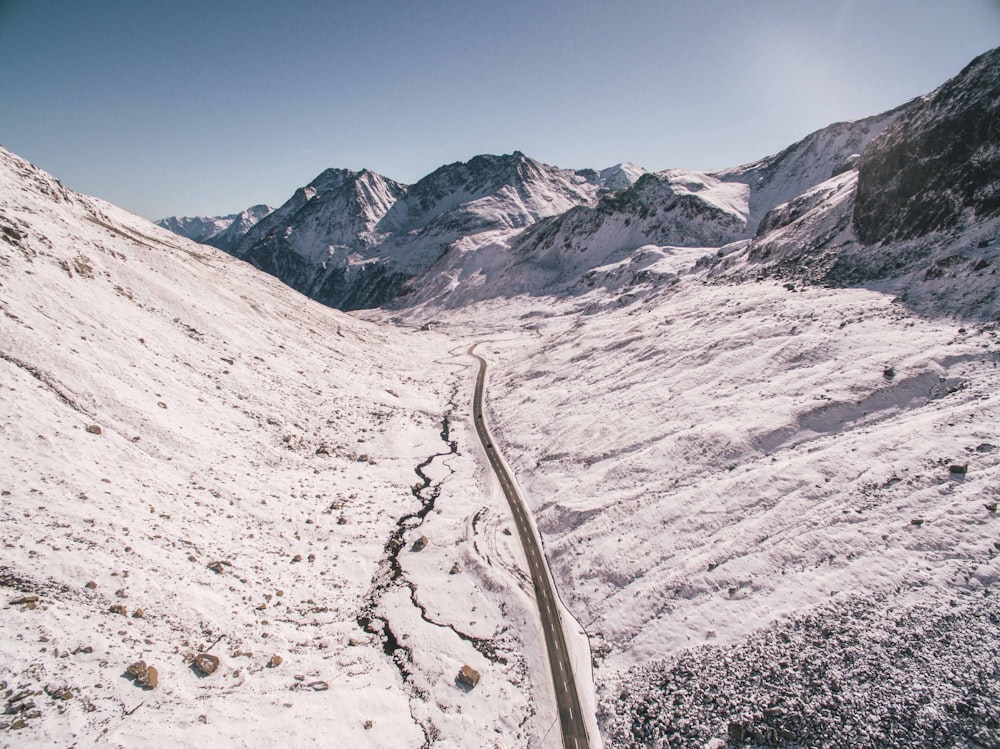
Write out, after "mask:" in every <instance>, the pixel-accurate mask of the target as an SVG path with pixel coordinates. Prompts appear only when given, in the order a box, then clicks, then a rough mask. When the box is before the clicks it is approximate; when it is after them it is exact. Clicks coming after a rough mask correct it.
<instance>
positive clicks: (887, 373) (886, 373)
mask: <svg viewBox="0 0 1000 749" xmlns="http://www.w3.org/2000/svg"><path fill="white" fill-rule="evenodd" d="M882 376H883V377H884V378H885V379H887V380H891V379H892V378H893V377H895V376H896V370H895V369H894V368H892V367H886V368H885V369H884V370H882Z"/></svg>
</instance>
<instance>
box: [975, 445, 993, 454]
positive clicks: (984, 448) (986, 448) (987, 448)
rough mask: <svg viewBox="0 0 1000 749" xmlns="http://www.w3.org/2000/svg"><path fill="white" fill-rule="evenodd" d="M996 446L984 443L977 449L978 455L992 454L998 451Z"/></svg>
mask: <svg viewBox="0 0 1000 749" xmlns="http://www.w3.org/2000/svg"><path fill="white" fill-rule="evenodd" d="M996 449H997V447H996V445H992V444H990V443H989V442H983V443H982V444H980V445H979V446H978V447H977V448H976V452H977V453H991V452H993V451H994V450H996Z"/></svg>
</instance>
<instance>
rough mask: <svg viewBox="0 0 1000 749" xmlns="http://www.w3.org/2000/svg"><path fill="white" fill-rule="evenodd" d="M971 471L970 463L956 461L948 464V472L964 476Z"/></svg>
mask: <svg viewBox="0 0 1000 749" xmlns="http://www.w3.org/2000/svg"><path fill="white" fill-rule="evenodd" d="M968 472H969V464H968V463H955V464H953V465H950V466H948V473H955V474H959V475H962V476H964V475H965V474H967V473H968Z"/></svg>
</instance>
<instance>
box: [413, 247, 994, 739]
mask: <svg viewBox="0 0 1000 749" xmlns="http://www.w3.org/2000/svg"><path fill="white" fill-rule="evenodd" d="M674 252H675V254H674V255H673V256H672V262H674V263H675V267H676V266H679V265H684V264H686V271H685V270H679V272H678V277H677V280H676V282H675V283H673V284H672V285H670V286H669V287H667V288H663V287H658V285H657V284H654V283H647V284H645V285H644V286H637V287H634V288H632V289H631V290H630V291H629V292H628V293H627V294H624V295H622V294H620V293H618V292H616V291H609V290H607V289H602V288H597V289H594V290H592V291H591V292H589V293H588V294H586V295H583V296H581V297H578V298H575V299H572V300H566V301H562V302H557V301H553V300H551V299H544V298H538V297H530V296H525V297H516V298H513V299H506V300H494V301H493V302H481V303H479V304H476V305H471V306H467V307H464V308H462V309H460V310H451V311H444V310H442V309H440V308H433V307H429V308H427V309H425V310H423V312H422V313H423V314H425V315H428V316H431V315H433V319H434V320H435V321H436V323H437V327H438V329H440V330H442V331H444V332H448V333H450V334H452V335H476V336H480V337H483V336H488V337H489V338H490V339H491V343H490V344H489V346H488V347H487V348H485V349H481V351H482V352H483V353H484V354H485V355H486V356H488V357H489V358H490V359H491V361H492V362H493V367H494V373H493V374H492V386H491V396H490V407H491V409H492V418H493V420H494V423H495V424H496V425H497V429H496V433H497V434H498V435H500V437H498V439H500V441H501V442H502V450H503V452H504V454H505V455H506V456H507V458H508V461H509V462H510V463H511V465H512V466H513V469H514V472H515V474H516V475H517V476H518V479H519V481H520V482H521V484H522V486H523V487H524V489H525V492H526V496H527V497H528V500H529V503H531V505H532V507H533V511H534V512H535V516H536V520H537V523H538V526H539V529H540V531H541V533H542V538H543V540H544V543H545V547H546V553H547V556H548V558H549V561H550V564H551V565H552V568H553V573H554V576H555V579H556V581H557V583H558V585H559V587H560V592H561V595H562V596H563V599H564V601H565V602H566V603H567V605H568V607H569V609H570V611H571V612H572V613H573V615H574V617H575V618H576V620H577V621H579V622H580V623H581V624H582V625H583V626H584V627H585V628H586V629H587V632H588V633H589V636H590V642H591V648H592V651H593V652H594V654H595V669H594V680H595V683H596V685H597V688H598V695H599V703H600V705H601V713H600V717H601V723H602V729H603V732H604V736H603V738H604V741H605V742H606V745H608V746H615V747H647V746H685V747H687V746H691V747H701V746H706V745H712V746H718V747H722V746H725V745H726V742H727V741H729V740H733V742H734V744H739V743H742V742H743V739H744V738H745V739H746V740H747V741H748V742H750V743H751V744H754V745H771V746H786V745H787V746H843V747H872V748H873V749H874V748H875V747H887V746H899V747H908V746H917V745H921V746H945V745H957V746H968V747H974V746H996V745H997V744H998V742H1000V711H998V708H997V705H998V704H1000V692H998V690H997V685H998V684H1000V681H998V680H997V679H996V676H995V675H996V673H997V672H998V671H1000V647H998V645H997V640H996V638H995V636H993V635H991V634H990V633H991V632H992V633H994V634H995V632H996V626H997V624H998V622H1000V598H998V595H997V591H998V588H997V585H998V584H1000V516H998V514H997V504H996V502H997V496H996V494H997V487H998V485H1000V447H998V437H997V432H996V428H995V425H996V423H997V421H998V419H1000V374H998V370H997V363H998V361H1000V337H998V333H1000V330H998V327H997V325H996V324H995V323H987V324H983V323H972V324H963V323H962V322H961V321H954V320H950V319H947V318H940V319H935V318H926V317H920V316H917V315H915V314H913V313H911V312H909V311H908V310H907V308H906V307H905V306H904V305H901V304H899V303H897V302H895V301H894V298H893V297H892V296H890V295H886V294H881V293H878V292H875V291H868V290H862V289H859V290H833V289H825V288H810V287H802V288H797V287H795V286H792V285H789V286H785V285H783V284H781V283H779V282H775V281H769V280H764V281H760V282H752V281H746V282H743V283H741V284H739V285H722V284H706V283H705V275H704V271H702V270H699V269H697V267H696V266H695V261H696V259H697V257H699V256H700V254H701V251H700V250H694V251H690V250H689V251H687V254H686V257H685V254H684V251H682V250H675V251H674ZM409 314H411V315H414V316H415V318H414V319H417V320H419V319H421V318H420V317H419V316H417V315H416V313H415V312H411V313H409ZM426 319H430V318H429V317H428V318H426ZM713 742H714V743H713Z"/></svg>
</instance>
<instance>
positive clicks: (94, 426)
mask: <svg viewBox="0 0 1000 749" xmlns="http://www.w3.org/2000/svg"><path fill="white" fill-rule="evenodd" d="M87 431H88V432H90V433H91V434H101V431H102V430H101V428H100V427H99V426H97V424H91V425H90V426H88V427H87Z"/></svg>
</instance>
